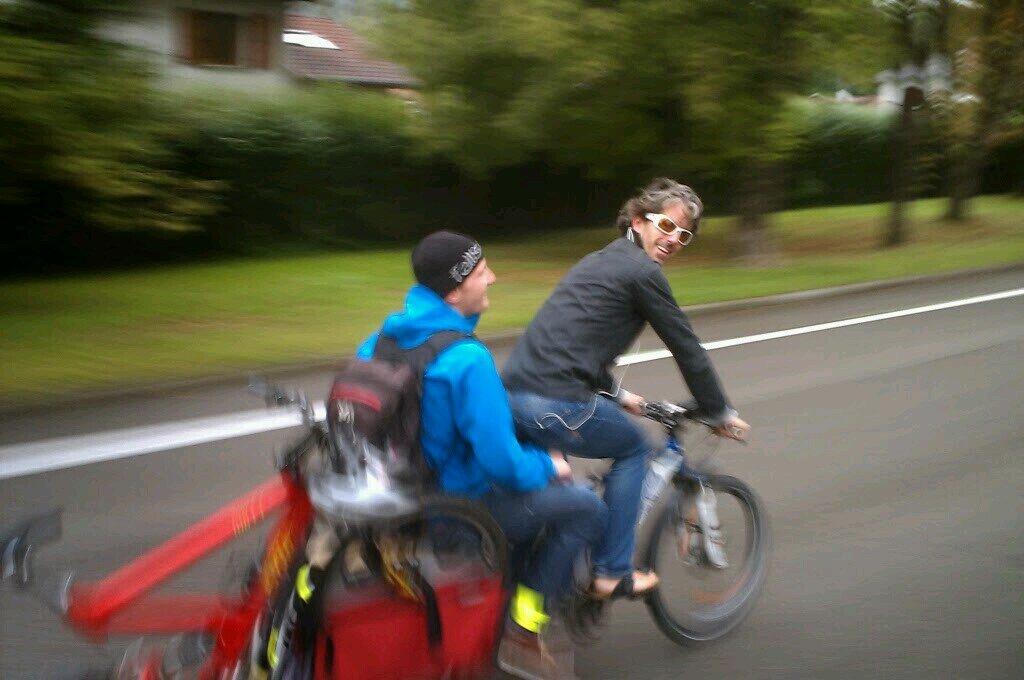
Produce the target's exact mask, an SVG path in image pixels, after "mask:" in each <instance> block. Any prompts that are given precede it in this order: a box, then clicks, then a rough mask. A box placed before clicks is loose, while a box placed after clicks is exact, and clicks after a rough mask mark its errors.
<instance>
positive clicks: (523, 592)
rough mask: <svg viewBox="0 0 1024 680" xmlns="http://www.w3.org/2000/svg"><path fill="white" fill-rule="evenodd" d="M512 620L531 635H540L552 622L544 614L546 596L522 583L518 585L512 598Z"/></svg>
mask: <svg viewBox="0 0 1024 680" xmlns="http://www.w3.org/2000/svg"><path fill="white" fill-rule="evenodd" d="M512 620H513V621H515V622H516V623H517V624H518V625H520V626H521V627H523V628H525V629H526V630H528V631H530V632H531V633H539V632H540V631H541V630H542V629H543V628H544V626H545V625H546V624H547V622H548V621H550V620H551V617H550V616H548V615H547V614H545V613H544V596H543V595H541V594H540V593H538V592H537V591H536V590H532V589H530V588H527V587H526V586H524V585H523V584H521V583H520V584H518V585H516V592H515V595H513V596H512Z"/></svg>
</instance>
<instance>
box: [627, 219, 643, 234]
mask: <svg viewBox="0 0 1024 680" xmlns="http://www.w3.org/2000/svg"><path fill="white" fill-rule="evenodd" d="M644 222H646V220H645V219H644V218H643V217H641V216H640V215H637V216H636V217H634V218H633V221H632V222H631V223H630V224H631V225H632V229H633V230H634V231H636V232H637V233H639V232H640V227H642V226H644Z"/></svg>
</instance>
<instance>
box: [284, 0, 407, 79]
mask: <svg viewBox="0 0 1024 680" xmlns="http://www.w3.org/2000/svg"><path fill="white" fill-rule="evenodd" d="M284 28H285V33H286V36H288V35H289V32H290V31H291V32H298V33H292V34H291V35H290V36H289V40H294V42H290V41H289V40H286V42H285V45H284V48H285V67H286V68H287V69H288V70H289V71H291V72H292V73H294V74H295V75H297V76H299V77H300V78H312V79H314V80H341V81H344V82H349V83H358V84H361V85H381V86H389V87H419V85H420V83H419V82H418V81H417V80H416V79H415V78H413V77H412V75H411V74H410V73H409V72H408V71H406V70H405V69H404V68H402V67H401V66H399V65H398V64H395V63H392V62H390V61H385V60H383V59H376V58H374V57H373V56H372V55H371V47H370V45H369V44H368V43H367V42H366V41H365V40H363V39H362V38H360V37H359V36H358V35H356V34H355V33H354V32H353V31H352V30H350V29H348V28H346V27H344V26H342V25H341V24H338V23H337V22H335V21H333V20H331V19H327V18H324V17H309V16H297V15H287V16H285V22H284ZM305 34H310V35H309V36H307V35H305ZM316 36H319V38H320V40H316V39H315V37H316ZM322 40H327V41H329V42H330V43H331V44H333V45H334V47H335V48H336V49H332V48H331V47H325V46H309V45H322V44H323V43H322V42H321V41H322ZM296 43H306V44H296Z"/></svg>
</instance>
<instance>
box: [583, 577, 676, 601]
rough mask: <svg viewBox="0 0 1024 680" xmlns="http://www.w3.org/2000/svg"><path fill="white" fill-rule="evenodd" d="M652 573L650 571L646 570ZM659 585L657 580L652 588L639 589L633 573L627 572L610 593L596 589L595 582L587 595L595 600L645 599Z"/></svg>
mask: <svg viewBox="0 0 1024 680" xmlns="http://www.w3.org/2000/svg"><path fill="white" fill-rule="evenodd" d="M645 573H650V572H645ZM657 587H658V583H657V582H655V584H654V585H653V586H651V587H650V588H645V589H643V590H637V589H636V584H635V583H634V582H633V574H632V573H630V574H626V575H625V576H623V577H622V579H620V580H619V582H618V583H616V584H615V588H613V589H612V591H611V592H610V593H599V592H597V591H595V590H594V586H593V584H591V586H590V590H588V591H587V595H588V596H589V597H590V598H591V599H594V600H607V601H611V600H621V599H627V600H643V599H645V598H646V597H647V596H648V595H650V594H651V593H652V592H654V589H655V588H657Z"/></svg>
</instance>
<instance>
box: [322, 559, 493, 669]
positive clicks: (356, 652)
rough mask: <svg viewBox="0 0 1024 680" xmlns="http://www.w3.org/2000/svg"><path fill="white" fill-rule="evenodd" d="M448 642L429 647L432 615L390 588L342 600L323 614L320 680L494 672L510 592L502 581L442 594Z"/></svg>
mask: <svg viewBox="0 0 1024 680" xmlns="http://www.w3.org/2000/svg"><path fill="white" fill-rule="evenodd" d="M435 593H436V596H437V605H438V610H439V613H440V619H441V634H442V638H441V642H440V643H439V644H437V645H434V646H431V645H430V643H429V642H428V640H427V636H428V633H427V614H426V608H425V607H424V606H423V605H421V604H418V603H416V602H412V601H410V600H404V599H401V598H399V597H397V596H396V595H394V594H393V593H392V592H391V591H389V590H386V589H379V590H374V591H371V592H369V593H366V594H364V595H363V596H362V597H359V598H349V599H346V600H335V601H333V602H331V603H329V606H328V607H327V609H326V611H325V613H324V629H325V635H324V637H323V639H321V642H320V645H319V650H318V654H317V660H318V663H317V673H316V676H317V678H318V679H319V680H427V679H428V678H478V677H481V676H485V675H487V674H488V673H489V672H490V670H491V668H492V665H493V660H494V651H495V645H496V643H497V639H498V635H499V632H500V630H501V629H502V627H501V624H502V623H503V618H504V613H505V602H506V593H505V589H504V588H503V587H502V583H501V578H500V577H488V578H475V579H470V580H465V581H455V582H451V583H447V584H444V585H438V586H436V587H435Z"/></svg>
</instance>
